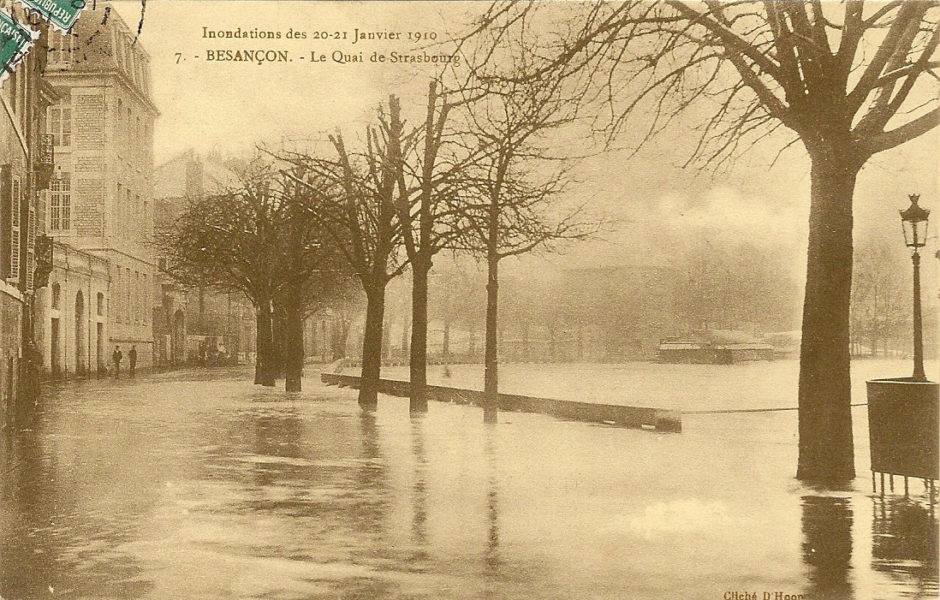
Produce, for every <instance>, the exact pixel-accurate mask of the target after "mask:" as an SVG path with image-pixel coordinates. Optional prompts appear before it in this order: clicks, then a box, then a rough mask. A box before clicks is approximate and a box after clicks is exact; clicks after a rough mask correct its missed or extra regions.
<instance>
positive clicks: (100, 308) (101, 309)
mask: <svg viewBox="0 0 940 600" xmlns="http://www.w3.org/2000/svg"><path fill="white" fill-rule="evenodd" d="M97 304H98V316H99V317H103V316H104V294H102V293H101V292H98V302H97Z"/></svg>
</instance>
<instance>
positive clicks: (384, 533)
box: [0, 363, 938, 600]
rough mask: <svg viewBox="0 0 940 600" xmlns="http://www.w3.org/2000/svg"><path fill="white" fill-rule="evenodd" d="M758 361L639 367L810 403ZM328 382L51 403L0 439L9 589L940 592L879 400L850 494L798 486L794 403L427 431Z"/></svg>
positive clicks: (399, 404)
mask: <svg viewBox="0 0 940 600" xmlns="http://www.w3.org/2000/svg"><path fill="white" fill-rule="evenodd" d="M763 365H764V368H763V369H759V368H758V367H755V366H753V365H751V366H748V368H746V369H736V368H735V367H732V368H731V369H726V368H724V367H707V368H700V367H699V366H695V365H688V366H685V367H686V370H683V369H682V368H681V366H668V367H667V366H664V365H663V366H659V367H657V366H656V365H644V367H643V368H644V369H649V371H648V372H647V371H644V373H645V374H644V375H642V377H639V376H638V378H639V379H642V380H643V381H648V380H653V379H654V378H655V369H657V368H660V367H661V368H664V369H667V370H668V373H666V372H665V371H664V372H661V373H660V375H659V377H660V380H662V379H663V378H665V377H669V378H670V381H681V382H683V385H686V383H687V382H692V386H691V387H689V388H679V387H678V385H674V386H673V390H674V391H673V394H676V392H675V390H676V389H686V390H689V392H688V393H689V394H692V393H693V392H694V394H695V396H692V395H686V396H682V397H681V398H680V397H674V398H673V400H675V402H674V403H673V406H676V405H680V407H681V408H683V409H686V410H695V409H704V408H734V407H739V408H740V407H746V406H750V405H751V404H753V403H755V402H756V403H758V404H760V405H764V404H766V405H770V406H773V405H775V404H771V400H772V401H773V403H778V402H779V401H781V400H787V402H788V403H790V404H792V403H794V401H793V400H792V398H791V397H790V396H791V395H792V390H793V389H795V388H794V387H790V391H787V390H783V391H782V392H780V391H778V388H781V389H782V388H783V387H784V386H791V385H792V383H793V382H792V381H791V379H789V378H791V377H792V373H790V371H791V370H792V365H790V366H789V367H787V363H779V364H778V363H764V364H763ZM870 367H871V369H872V370H875V367H879V368H880V367H889V368H892V369H895V370H894V371H892V372H888V373H876V375H884V376H891V375H897V374H898V373H897V372H895V371H897V370H898V369H901V368H904V363H897V364H896V365H895V364H886V365H877V364H875V363H871V365H870ZM617 368H619V369H621V370H623V369H624V368H625V367H624V366H617V367H615V366H602V365H596V366H593V367H587V371H588V372H590V373H592V375H591V378H587V377H585V376H583V375H578V373H583V372H585V369H586V366H584V365H578V366H559V365H555V366H551V367H546V366H543V365H526V366H518V367H507V368H506V369H504V371H503V373H504V375H505V377H506V379H507V380H509V381H514V383H513V384H512V385H513V386H516V385H519V386H522V387H523V388H526V389H522V390H513V391H526V392H528V393H533V394H534V393H539V392H540V391H541V390H542V389H545V387H546V386H550V384H551V381H550V380H554V381H555V382H556V385H557V387H556V388H555V389H554V391H555V392H557V393H554V394H546V395H552V396H555V397H559V396H560V397H564V395H562V393H564V392H565V390H570V389H574V388H573V387H572V386H573V385H579V386H581V387H588V388H591V389H592V390H595V389H597V388H598V387H603V386H604V385H605V383H604V379H603V377H602V375H603V374H604V373H607V379H611V378H612V377H613V375H611V373H613V372H614V371H615V370H616V369H617ZM526 369H528V371H526ZM754 369H757V370H756V371H755V370H754ZM308 370H310V371H311V373H310V376H309V377H308V379H307V380H306V381H305V391H304V392H303V393H302V394H286V393H284V392H282V391H278V390H260V389H258V388H257V387H255V386H252V385H251V384H250V383H248V382H247V381H246V380H245V378H246V376H247V375H246V371H244V370H241V371H213V372H206V371H201V372H183V373H177V374H165V375H156V376H150V377H141V378H139V379H138V380H136V381H134V382H131V381H128V380H121V381H117V382H115V381H90V382H79V383H73V384H67V385H62V386H60V387H57V388H55V389H53V390H51V391H50V393H49V395H48V398H47V400H46V401H45V404H44V407H43V410H42V413H41V415H40V417H39V419H38V420H37V422H36V424H35V425H34V426H33V427H32V428H31V429H28V430H17V431H12V430H9V429H7V430H5V431H3V435H2V441H0V452H2V454H0V473H2V479H0V596H2V598H4V599H6V600H16V599H20V598H56V597H63V598H153V599H160V600H163V599H173V598H196V599H216V598H218V599H222V598H225V599H229V598H259V599H261V598H264V599H294V598H297V599H300V598H360V599H367V598H427V599H438V598H468V599H469V598H500V599H503V598H506V599H520V600H521V599H528V598H558V599H569V598H610V599H614V598H618V599H619V598H637V599H647V598H649V599H659V598H668V599H672V598H693V599H698V598H701V599H715V600H718V599H728V600H746V596H745V593H747V594H756V596H751V597H752V598H754V600H771V599H774V600H775V599H776V598H777V596H776V594H777V592H780V593H781V594H783V595H790V596H794V595H799V594H803V595H804V596H803V597H804V599H805V600H813V599H840V598H859V599H862V598H885V599H894V598H935V597H936V596H937V591H938V586H937V538H938V528H937V520H936V517H935V515H934V512H933V509H932V508H930V506H929V505H928V503H927V502H926V497H925V496H924V493H923V485H922V484H921V482H920V481H912V482H910V491H911V497H910V498H907V499H905V498H904V497H903V494H901V493H900V489H901V487H902V486H901V485H900V482H899V481H898V482H897V484H898V485H897V487H896V489H898V490H899V493H898V494H895V495H888V496H886V497H884V498H882V497H880V496H877V495H875V494H872V493H871V482H870V479H869V474H868V472H867V469H868V458H867V452H868V450H867V440H865V439H864V437H865V433H864V432H865V431H866V427H867V424H866V423H865V421H864V415H865V412H864V410H865V409H864V407H860V408H857V409H855V411H854V413H853V414H854V416H855V422H856V440H857V442H859V443H858V444H857V455H858V458H857V460H856V465H857V468H858V471H859V475H860V477H859V478H858V479H857V480H856V481H855V484H854V485H853V486H851V488H850V489H847V490H844V491H835V492H833V491H822V490H817V489H813V488H810V487H806V486H803V485H801V484H800V483H799V482H797V481H795V480H794V479H793V473H794V471H795V464H796V437H795V431H796V414H795V412H793V411H785V412H770V413H749V414H715V415H711V414H710V415H686V416H685V417H684V422H683V427H684V432H683V433H682V434H659V433H652V432H647V431H639V430H631V429H621V428H612V427H603V426H595V425H591V424H585V423H570V422H563V421H558V420H554V419H552V418H550V417H546V416H542V415H530V414H503V415H501V417H500V418H501V422H500V424H498V425H496V426H485V425H483V423H482V414H481V412H480V410H479V409H478V408H474V407H469V406H456V405H449V404H437V403H434V404H432V405H431V407H430V412H429V414H427V415H426V416H424V417H417V418H411V417H409V415H408V404H407V400H406V399H401V398H387V397H382V398H381V399H380V402H379V409H378V411H377V413H376V414H374V415H364V414H362V413H360V411H359V409H358V407H357V405H356V403H355V392H354V391H352V390H340V389H336V388H327V387H323V386H321V385H319V384H318V383H317V382H316V376H315V373H314V372H313V371H314V369H308ZM638 370H639V368H638ZM867 370H869V367H865V368H864V369H863V371H865V375H864V376H866V377H867V376H870V375H869V374H868V373H867ZM513 372H515V373H516V374H515V375H513V374H512V373H513ZM756 373H761V374H762V376H763V377H768V378H776V381H775V383H774V382H772V383H771V384H766V383H755V378H754V376H755V374H756ZM900 373H901V374H903V373H904V371H903V370H901V371H900ZM438 376H441V377H442V375H439V374H435V373H433V372H432V379H433V378H434V377H438ZM210 377H214V378H216V379H215V380H209V378H210ZM454 377H457V375H456V374H455V375H454ZM514 377H515V380H514V379H513V378H514ZM618 377H620V379H617V378H616V377H613V379H614V380H615V381H616V382H615V383H614V384H612V386H613V387H615V388H616V389H621V387H624V386H625V384H623V383H622V382H621V379H624V380H625V379H626V378H627V377H628V376H627V375H620V376H618ZM857 377H858V370H856V378H857ZM546 380H549V381H546ZM569 380H573V381H574V382H575V384H572V383H570V382H569ZM579 380H580V382H579ZM722 380H723V383H722ZM525 381H529V384H528V387H527V386H526V385H525V383H524V382H525ZM540 386H541V387H540ZM618 386H620V387H618ZM653 387H654V386H652V385H651V384H648V383H642V385H639V384H638V386H637V388H636V389H644V390H646V389H653ZM627 388H629V386H628V385H626V386H625V387H624V389H627ZM765 392H766V393H768V394H770V393H772V397H771V396H767V397H765V396H764V394H765ZM657 393H662V392H657ZM591 394H594V392H593V391H592V392H591ZM594 395H595V396H597V394H594ZM600 396H603V394H601V395H600ZM757 396H761V398H763V399H757ZM618 397H622V398H623V399H624V403H628V404H629V403H636V402H634V400H635V397H629V394H624V395H622V396H621V395H620V394H619V393H618ZM696 397H701V398H707V399H702V400H695V398H696ZM863 398H864V396H857V397H856V401H857V402H858V401H863ZM573 399H574V398H573ZM578 399H580V398H578ZM667 399H668V398H667ZM718 399H722V400H723V401H724V404H719V403H718ZM596 401H602V399H601V398H600V397H598V399H597V400H596ZM657 401H658V398H657ZM761 403H764V404H761ZM649 404H651V405H656V403H655V402H650V403H649ZM734 593H737V594H738V595H737V596H733V594H734ZM765 594H768V595H766V596H765ZM783 595H781V596H779V597H780V598H784V596H783ZM794 597H798V596H794Z"/></svg>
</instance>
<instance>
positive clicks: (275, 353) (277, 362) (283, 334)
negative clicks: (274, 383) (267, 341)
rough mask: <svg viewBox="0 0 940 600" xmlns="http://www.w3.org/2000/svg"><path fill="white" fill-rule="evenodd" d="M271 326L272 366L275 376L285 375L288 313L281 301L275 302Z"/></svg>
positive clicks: (276, 377)
mask: <svg viewBox="0 0 940 600" xmlns="http://www.w3.org/2000/svg"><path fill="white" fill-rule="evenodd" d="M272 322H273V325H272V327H271V361H272V362H271V368H272V369H273V371H274V378H275V379H278V378H281V377H284V374H285V368H284V365H285V361H286V358H287V352H286V342H287V313H286V311H285V310H284V306H283V305H282V304H281V302H275V303H274V312H273V313H272Z"/></svg>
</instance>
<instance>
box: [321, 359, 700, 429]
mask: <svg viewBox="0 0 940 600" xmlns="http://www.w3.org/2000/svg"><path fill="white" fill-rule="evenodd" d="M359 379H360V378H359V377H358V376H355V375H337V374H334V373H322V374H321V375H320V381H322V382H323V383H325V384H327V385H337V386H340V387H350V388H354V389H359ZM410 388H411V385H410V384H409V382H407V381H396V380H393V379H380V380H379V392H380V393H382V394H388V395H389V396H398V397H402V398H407V397H408V396H409V395H410ZM427 396H428V400H434V401H437V402H453V403H455V404H472V405H474V406H482V404H483V392H481V391H478V390H466V389H461V388H452V387H444V386H439V385H429V386H427ZM499 410H501V411H509V412H531V413H540V414H546V415H552V416H553V417H557V418H559V419H566V420H569V421H587V422H590V423H607V424H612V425H619V426H621V427H634V428H638V429H640V428H642V429H653V430H656V431H663V432H670V433H681V432H682V413H681V412H679V411H678V410H667V409H662V408H646V407H639V406H620V405H618V404H594V403H592V402H573V401H569V400H554V399H551V398H536V397H534V396H518V395H515V394H500V395H499Z"/></svg>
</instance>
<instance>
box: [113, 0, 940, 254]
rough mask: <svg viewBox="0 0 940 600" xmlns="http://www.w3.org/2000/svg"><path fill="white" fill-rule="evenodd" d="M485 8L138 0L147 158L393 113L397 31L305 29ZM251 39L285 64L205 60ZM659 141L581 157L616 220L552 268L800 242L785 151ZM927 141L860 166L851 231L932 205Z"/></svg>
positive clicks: (796, 179) (800, 214)
mask: <svg viewBox="0 0 940 600" xmlns="http://www.w3.org/2000/svg"><path fill="white" fill-rule="evenodd" d="M485 6H486V4H485V3H470V2H398V3H396V2H362V3H357V2H303V1H291V2H287V1H280V2H275V1H267V2H248V1H237V2H236V1H219V0H215V1H202V2H191V1H185V0H161V1H160V2H153V1H151V2H149V3H147V6H146V17H145V20H144V26H143V33H142V35H141V38H140V41H141V43H142V44H143V46H144V48H145V49H146V50H147V52H148V53H149V55H150V57H151V62H152V73H153V82H154V86H153V88H154V100H155V102H156V105H157V107H158V108H159V110H160V111H161V116H160V118H159V120H158V122H157V127H156V136H155V144H156V148H155V153H156V159H157V162H158V163H160V162H162V161H165V160H167V159H169V158H171V157H172V156H174V155H176V154H178V153H179V152H182V151H184V150H186V149H188V148H194V149H196V150H197V151H200V152H207V151H211V150H218V151H220V152H222V153H224V154H229V153H241V152H245V151H246V150H248V149H250V148H251V147H252V145H253V144H254V143H255V142H256V141H258V140H261V139H265V140H269V141H276V140H278V139H279V138H281V137H282V136H287V137H318V136H319V137H322V136H323V134H324V133H325V132H327V131H332V130H333V129H334V128H336V127H341V128H343V130H344V131H346V132H348V133H347V135H354V134H355V132H356V131H358V130H359V129H361V126H362V125H363V124H364V123H366V122H367V121H368V120H369V119H370V118H371V117H372V116H373V115H374V109H375V107H376V106H377V105H378V104H379V103H381V102H382V101H383V100H385V99H386V98H387V96H388V94H390V93H395V94H398V95H399V96H401V97H402V98H403V105H405V106H406V107H411V106H414V107H419V108H420V106H421V96H422V94H423V93H424V92H425V90H426V86H427V81H428V73H429V72H430V71H421V70H420V69H416V68H413V67H403V66H391V65H376V64H371V63H369V61H368V57H369V56H370V55H371V53H372V52H373V51H376V50H377V51H382V52H385V53H386V54H387V53H388V52H390V51H392V50H395V51H398V52H403V53H404V52H414V51H416V50H415V49H416V48H418V46H416V45H415V44H413V43H410V42H408V41H407V40H404V39H403V40H399V41H394V42H393V41H380V42H375V41H370V42H361V43H359V44H357V45H352V44H351V43H350V42H351V40H350V39H348V38H347V41H342V40H340V41H335V40H328V41H322V40H315V39H312V38H313V36H314V35H315V33H314V32H317V31H323V32H326V33H327V34H330V35H332V34H333V32H337V31H340V32H341V31H346V32H348V34H347V35H348V36H352V34H353V32H354V30H355V29H359V30H361V31H395V32H401V36H402V38H404V37H405V35H406V34H405V32H408V31H417V32H422V33H423V32H435V33H436V34H437V35H438V38H439V39H444V38H446V37H447V32H448V30H454V29H459V27H460V25H461V23H464V22H466V21H467V19H468V16H469V14H470V13H473V12H475V11H480V10H482V9H483V8H484V7H485ZM117 8H118V11H119V13H120V14H121V15H122V16H123V17H124V19H125V20H126V21H127V22H128V24H129V25H131V27H132V28H133V27H136V25H137V21H138V18H139V12H140V2H139V1H137V0H127V1H124V2H118V3H117ZM204 27H206V28H208V29H209V30H214V31H218V30H235V29H237V28H239V27H240V28H241V29H242V30H251V29H254V28H259V29H263V30H271V31H280V32H281V33H282V36H284V35H286V34H287V32H288V31H289V30H292V29H293V30H295V31H296V30H301V31H303V32H305V33H306V35H307V37H306V39H304V40H294V39H291V40H287V39H283V37H282V39H280V40H273V41H271V40H250V39H249V40H233V39H226V40H218V39H215V40H213V39H204V38H203V28H204ZM259 47H260V48H273V49H286V50H289V51H290V53H291V56H292V58H294V60H293V62H289V63H280V64H262V65H257V64H252V63H235V62H224V63H207V62H206V60H205V57H206V50H209V49H233V50H234V49H239V48H249V49H252V48H259ZM360 49H361V50H362V52H363V58H364V59H365V61H366V62H365V63H364V64H355V63H350V64H345V65H340V64H335V63H334V62H332V61H331V60H330V58H331V56H330V55H331V54H332V52H333V51H335V50H339V51H341V52H342V53H345V54H357V53H358V51H360ZM313 51H315V52H317V53H318V54H319V53H321V52H322V53H323V54H326V55H327V61H326V62H324V63H318V64H311V63H310V53H311V52H313ZM417 51H420V50H417ZM177 53H179V54H177ZM301 55H303V56H304V59H303V60H300V58H299V57H300V56H301ZM197 56H198V57H199V58H196V57H197ZM690 118H694V117H690ZM688 125H689V123H685V126H688ZM671 136H672V137H669V136H664V137H663V138H661V139H660V140H659V141H658V142H657V143H656V144H654V145H652V146H651V147H650V148H649V149H648V150H647V151H646V152H643V153H641V154H640V155H639V156H637V157H634V158H632V159H629V160H628V159H627V157H626V156H625V155H624V154H622V153H612V154H608V155H605V156H600V157H597V158H593V159H589V160H586V161H585V162H584V163H583V164H582V166H581V167H580V168H579V175H580V177H581V183H580V184H579V185H577V186H575V187H574V189H573V192H572V193H573V194H575V195H576V196H577V197H579V198H588V199H591V200H592V203H593V205H594V206H597V207H601V208H603V210H605V211H607V212H608V213H610V214H611V215H612V216H614V217H615V218H617V219H619V220H620V225H619V226H618V228H617V231H615V232H613V233H611V234H609V235H608V236H607V240H606V241H604V242H594V243H590V244H585V245H582V246H581V247H578V248H573V249H572V250H571V251H570V252H568V253H567V256H566V257H565V258H564V259H561V260H563V262H564V263H566V264H583V263H586V262H601V263H613V262H620V261H623V260H633V259H634V258H635V257H636V255H637V246H638V245H639V246H640V247H641V248H643V250H644V252H645V253H646V254H647V255H650V256H651V255H654V254H657V253H659V254H662V255H664V256H668V248H669V245H670V243H671V241H672V239H673V235H674V232H675V231H676V229H675V228H682V227H683V226H684V225H685V224H688V225H700V224H702V223H710V224H714V225H715V227H716V228H717V229H719V230H721V231H723V232H724V234H723V235H730V236H736V237H739V238H741V239H745V238H747V239H753V240H754V241H755V242H756V243H761V244H763V243H770V244H774V245H777V244H778V243H780V242H781V240H782V241H784V242H785V244H784V245H793V246H794V247H797V248H803V247H805V237H806V230H807V226H806V221H807V216H808V200H809V164H808V161H807V160H806V158H805V155H804V153H803V151H802V149H801V148H800V147H799V146H794V148H793V149H792V150H790V151H788V152H787V153H786V154H785V155H784V156H783V158H782V159H781V160H780V161H779V162H778V163H777V165H776V166H775V167H774V168H772V169H769V168H768V165H769V163H770V162H771V160H772V159H773V156H774V155H775V154H776V151H777V149H778V147H779V144H773V143H770V144H767V145H765V146H764V147H762V148H759V149H757V150H755V151H754V152H752V153H751V154H750V155H748V156H745V157H744V158H742V159H741V160H740V161H739V162H738V163H737V164H736V166H735V168H734V169H733V170H732V171H731V172H730V173H726V174H722V175H720V176H714V177H711V176H708V175H702V176H698V177H695V176H694V173H692V172H690V171H688V170H683V169H680V168H678V167H677V166H676V165H677V164H680V163H681V161H682V159H683V158H684V156H682V155H680V153H679V150H681V148H682V147H684V146H685V147H687V144H688V142H689V138H688V136H689V134H688V128H687V127H686V128H683V126H682V125H680V127H678V128H676V129H675V130H674V131H673V132H672V133H671ZM570 143H571V144H572V148H573V149H575V150H578V149H580V148H581V146H582V145H583V144H581V142H580V140H571V141H570ZM937 144H938V137H937V134H936V133H933V134H931V135H928V136H925V137H923V138H921V139H920V140H917V141H915V142H913V143H910V144H908V145H907V146H906V147H902V148H900V149H896V150H894V151H890V152H888V153H887V154H884V155H882V156H879V157H876V158H875V159H873V160H872V161H871V162H870V163H869V165H868V166H866V168H865V170H864V171H863V173H862V175H861V177H860V180H859V183H858V188H857V193H856V206H857V210H856V213H857V219H856V231H857V232H860V233H858V235H868V234H869V233H870V232H873V233H874V234H875V235H886V236H894V235H897V236H898V238H899V240H900V226H899V224H898V217H897V209H898V208H901V207H903V206H905V205H906V204H907V198H906V194H907V193H909V192H920V193H922V194H923V204H925V205H926V206H928V207H933V206H938V205H940V203H938V202H937V199H938V195H937V177H936V171H937V152H936V148H937ZM938 216H940V213H938ZM670 232H673V233H672V234H671V233H670ZM657 233H658V234H657ZM899 243H900V242H899ZM552 260H558V259H552ZM930 262H934V261H930ZM793 265H794V269H795V272H799V271H801V270H802V269H803V268H804V265H805V251H800V252H796V253H794V256H793Z"/></svg>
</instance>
